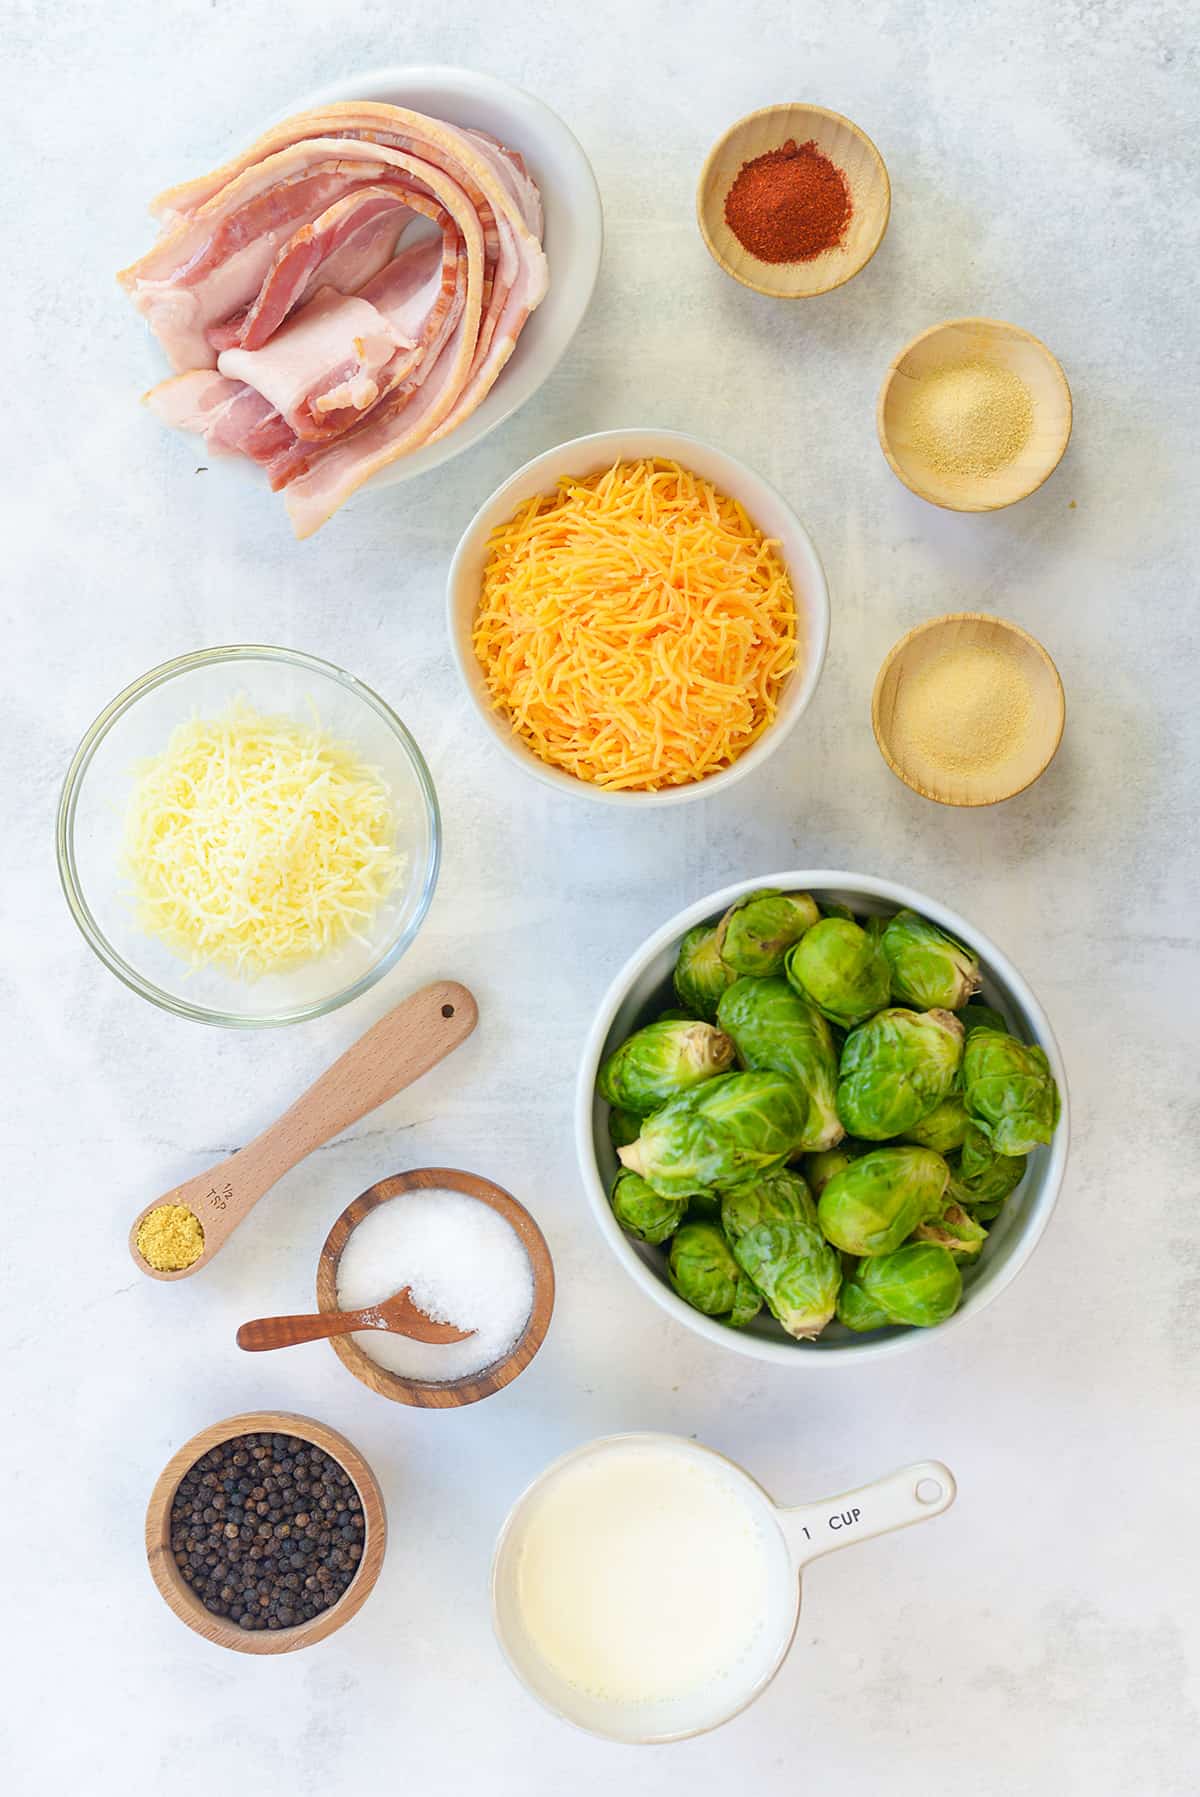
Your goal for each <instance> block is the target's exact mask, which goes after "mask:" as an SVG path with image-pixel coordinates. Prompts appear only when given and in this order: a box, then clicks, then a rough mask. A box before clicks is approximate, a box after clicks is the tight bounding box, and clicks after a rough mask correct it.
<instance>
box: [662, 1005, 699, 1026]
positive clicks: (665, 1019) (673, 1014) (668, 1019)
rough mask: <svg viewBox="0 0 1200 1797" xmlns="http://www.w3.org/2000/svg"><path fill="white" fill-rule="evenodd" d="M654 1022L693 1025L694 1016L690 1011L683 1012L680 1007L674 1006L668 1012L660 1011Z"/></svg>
mask: <svg viewBox="0 0 1200 1797" xmlns="http://www.w3.org/2000/svg"><path fill="white" fill-rule="evenodd" d="M654 1021H655V1023H691V1022H692V1014H691V1012H690V1011H681V1010H680V1008H679V1006H678V1005H672V1006H669V1007H668V1009H667V1010H665V1011H660V1012H659V1013H658V1016H657V1017H656V1018H655V1019H654Z"/></svg>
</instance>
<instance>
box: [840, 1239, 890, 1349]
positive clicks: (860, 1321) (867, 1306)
mask: <svg viewBox="0 0 1200 1797" xmlns="http://www.w3.org/2000/svg"><path fill="white" fill-rule="evenodd" d="M844 1258H845V1259H846V1260H847V1261H848V1262H849V1266H848V1268H847V1270H846V1271H845V1272H844V1273H843V1276H842V1284H841V1288H840V1290H839V1292H838V1295H837V1308H836V1310H835V1311H834V1315H835V1316H836V1317H837V1320H838V1322H839V1323H844V1324H845V1326H846V1328H847V1329H853V1330H854V1332H855V1334H856V1335H861V1334H862V1333H863V1332H864V1331H865V1330H867V1329H886V1328H887V1325H888V1314H887V1311H886V1310H880V1308H879V1306H878V1304H876V1303H875V1302H874V1300H873V1299H871V1298H868V1297H867V1294H866V1292H864V1290H863V1288H862V1285H861V1283H860V1282H859V1279H858V1277H857V1271H856V1270H857V1268H858V1266H859V1265H860V1264H865V1263H860V1262H858V1261H856V1260H854V1259H853V1258H852V1257H851V1256H850V1255H846V1256H845V1257H844Z"/></svg>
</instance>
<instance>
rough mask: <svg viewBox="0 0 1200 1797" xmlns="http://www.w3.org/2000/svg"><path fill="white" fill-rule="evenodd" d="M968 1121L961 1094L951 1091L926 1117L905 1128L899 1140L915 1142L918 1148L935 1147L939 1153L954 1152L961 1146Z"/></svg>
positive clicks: (969, 1121) (969, 1120)
mask: <svg viewBox="0 0 1200 1797" xmlns="http://www.w3.org/2000/svg"><path fill="white" fill-rule="evenodd" d="M970 1123H971V1119H970V1118H969V1117H968V1116H967V1107H966V1105H965V1104H964V1103H963V1101H962V1097H961V1095H960V1094H959V1093H958V1092H951V1094H950V1096H949V1098H943V1099H942V1102H941V1103H940V1104H935V1105H934V1107H933V1109H932V1110H931V1111H930V1113H929V1115H928V1116H927V1117H922V1118H921V1120H920V1122H919V1123H914V1124H913V1126H912V1128H911V1129H906V1130H905V1131H904V1133H903V1135H902V1137H901V1140H902V1141H905V1142H916V1143H917V1145H918V1147H920V1148H936V1150H937V1152H938V1153H939V1154H954V1153H956V1152H957V1150H958V1149H960V1148H961V1147H962V1145H963V1142H964V1140H965V1138H966V1134H967V1130H968V1129H969V1127H970Z"/></svg>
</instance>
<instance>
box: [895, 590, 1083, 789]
mask: <svg viewBox="0 0 1200 1797" xmlns="http://www.w3.org/2000/svg"><path fill="white" fill-rule="evenodd" d="M1065 722H1066V699H1065V697H1064V694H1063V685H1062V681H1061V680H1060V678H1059V674H1058V669H1057V668H1056V667H1055V665H1054V663H1053V661H1051V659H1050V657H1049V655H1048V654H1047V653H1046V651H1045V649H1043V647H1042V645H1041V644H1040V643H1039V642H1038V641H1037V639H1036V638H1035V637H1032V636H1030V635H1029V633H1028V631H1025V630H1022V629H1021V627H1020V625H1019V624H1011V623H1009V622H1008V621H1007V620H1006V619H1004V618H994V617H991V616H990V615H989V614H987V613H986V612H969V611H964V612H950V613H948V614H947V615H946V616H945V617H941V618H929V619H927V620H926V622H925V623H924V624H918V625H917V627H916V629H915V630H910V631H909V633H908V635H907V636H905V637H902V638H901V639H900V641H899V642H898V643H897V644H896V645H895V647H894V648H893V649H892V650H891V652H890V654H889V655H888V657H887V659H886V660H885V662H884V664H883V666H882V668H880V670H879V677H878V679H877V680H876V682H875V691H874V693H873V695H872V698H871V727H872V729H873V730H874V732H875V741H876V742H877V743H878V744H879V750H880V753H881V754H882V756H883V758H884V760H885V761H886V762H887V764H888V766H889V767H890V768H891V770H892V772H893V773H894V774H895V775H896V776H897V778H898V779H900V780H903V781H904V784H905V785H906V786H911V787H912V789H913V791H914V792H918V793H920V794H921V797H922V798H925V799H933V800H935V801H936V802H937V803H938V804H939V805H995V804H997V803H998V802H999V801H1000V800H1001V799H1011V798H1014V797H1015V796H1016V794H1017V793H1019V792H1024V790H1025V788H1026V787H1027V786H1032V784H1033V782H1034V781H1035V780H1036V779H1037V778H1038V776H1039V775H1040V774H1042V773H1044V772H1045V770H1046V768H1048V767H1049V765H1050V763H1051V761H1052V760H1053V759H1054V756H1055V753H1056V751H1057V749H1058V745H1059V743H1060V742H1061V741H1062V733H1063V727H1064V725H1065Z"/></svg>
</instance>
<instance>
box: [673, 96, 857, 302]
mask: <svg viewBox="0 0 1200 1797" xmlns="http://www.w3.org/2000/svg"><path fill="white" fill-rule="evenodd" d="M891 209H892V189H891V183H890V182H889V180H888V172H887V169H886V167H885V166H884V161H883V157H882V156H881V155H880V154H879V151H878V150H877V149H876V148H875V145H874V144H873V143H872V142H871V139H870V138H869V137H868V136H867V134H866V132H865V131H860V130H859V128H858V126H857V125H855V124H853V123H852V122H851V120H850V119H847V118H843V117H842V115H841V113H840V112H830V111H829V110H828V109H827V108H826V107H824V106H804V105H801V104H800V103H799V102H790V103H788V104H786V105H780V106H764V107H762V108H761V109H760V111H758V112H751V113H749V114H747V116H746V117H745V118H744V119H739V120H738V122H737V124H736V125H731V126H730V128H729V130H728V131H727V132H726V133H725V135H724V137H722V138H720V139H719V140H718V142H717V143H716V144H714V146H713V148H712V150H711V151H710V152H709V156H708V160H707V161H706V163H705V164H704V168H703V170H702V172H701V175H700V185H699V188H698V189H697V192H696V217H697V219H698V221H699V224H700V235H701V236H702V237H703V239H704V241H705V243H706V245H707V246H708V249H709V252H710V254H711V255H712V258H713V260H714V261H715V262H717V263H718V264H719V265H720V267H721V268H723V269H724V270H725V273H726V274H727V275H732V276H733V278H734V280H735V281H740V282H741V283H742V285H743V287H751V288H753V290H754V291H755V293H765V294H767V295H768V296H769V297H770V298H772V299H811V298H813V297H814V296H815V295H816V294H819V293H830V292H832V291H833V289H834V288H835V287H841V286H844V285H845V283H846V282H847V281H849V280H851V279H852V278H853V277H854V276H855V275H856V274H857V273H858V272H859V270H860V269H862V268H865V267H866V265H867V263H868V262H869V261H870V260H871V257H872V256H873V255H874V254H875V251H876V250H877V249H878V248H879V245H880V244H881V243H882V241H883V234H884V232H885V231H886V230H887V224H888V218H889V216H890V214H891Z"/></svg>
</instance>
